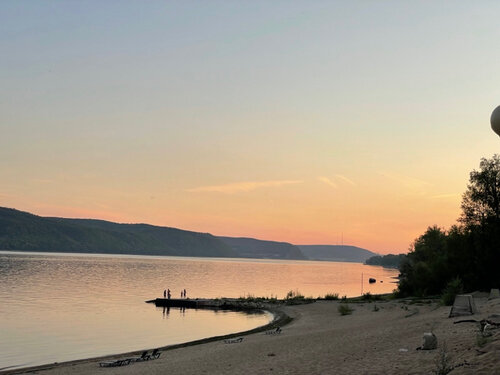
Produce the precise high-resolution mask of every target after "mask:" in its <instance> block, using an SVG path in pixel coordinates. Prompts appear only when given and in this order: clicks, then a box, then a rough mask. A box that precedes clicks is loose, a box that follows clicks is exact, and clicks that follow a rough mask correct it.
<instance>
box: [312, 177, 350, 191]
mask: <svg viewBox="0 0 500 375" xmlns="http://www.w3.org/2000/svg"><path fill="white" fill-rule="evenodd" d="M318 181H321V182H323V183H325V184H327V185H329V186H331V187H333V188H335V189H336V188H338V187H339V184H341V183H347V184H349V185H352V186H357V184H356V183H355V182H354V181H353V180H351V179H350V178H348V177H346V176H344V175H341V174H336V175H335V177H334V178H329V177H325V176H320V177H318Z"/></svg>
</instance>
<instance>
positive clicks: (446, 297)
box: [441, 277, 463, 306]
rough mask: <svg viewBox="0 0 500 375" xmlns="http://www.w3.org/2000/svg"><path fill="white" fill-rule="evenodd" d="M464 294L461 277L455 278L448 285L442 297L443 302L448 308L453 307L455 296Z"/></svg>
mask: <svg viewBox="0 0 500 375" xmlns="http://www.w3.org/2000/svg"><path fill="white" fill-rule="evenodd" d="M462 292H463V284H462V280H461V279H460V278H459V277H456V278H454V279H453V280H451V281H449V282H448V284H446V287H445V288H444V290H443V295H442V296H441V300H442V301H443V303H444V304H445V305H446V306H451V305H453V302H454V301H455V296H456V295H457V294H460V293H462Z"/></svg>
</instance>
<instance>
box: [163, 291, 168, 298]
mask: <svg viewBox="0 0 500 375" xmlns="http://www.w3.org/2000/svg"><path fill="white" fill-rule="evenodd" d="M163 298H167V290H166V289H165V290H164V291H163Z"/></svg>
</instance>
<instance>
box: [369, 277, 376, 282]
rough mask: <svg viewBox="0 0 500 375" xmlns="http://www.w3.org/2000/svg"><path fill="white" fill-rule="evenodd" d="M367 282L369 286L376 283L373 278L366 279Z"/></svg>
mask: <svg viewBox="0 0 500 375" xmlns="http://www.w3.org/2000/svg"><path fill="white" fill-rule="evenodd" d="M368 282H369V283H370V284H373V283H376V282H377V280H375V279H374V278H373V277H370V278H369V279H368Z"/></svg>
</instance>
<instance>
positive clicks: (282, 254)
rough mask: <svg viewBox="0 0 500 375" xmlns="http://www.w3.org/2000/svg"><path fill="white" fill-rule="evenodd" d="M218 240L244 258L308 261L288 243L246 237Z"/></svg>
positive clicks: (221, 238) (296, 248) (298, 250)
mask: <svg viewBox="0 0 500 375" xmlns="http://www.w3.org/2000/svg"><path fill="white" fill-rule="evenodd" d="M218 238H219V239H220V240H222V241H223V242H225V243H226V244H227V245H229V246H230V247H231V248H232V250H233V251H235V252H237V253H238V254H239V255H240V256H241V257H243V258H264V259H307V258H306V257H305V256H304V255H303V254H302V252H301V251H300V249H299V248H298V247H297V246H295V245H292V244H290V243H287V242H275V241H263V240H257V239H255V238H244V237H241V238H237V237H218Z"/></svg>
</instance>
